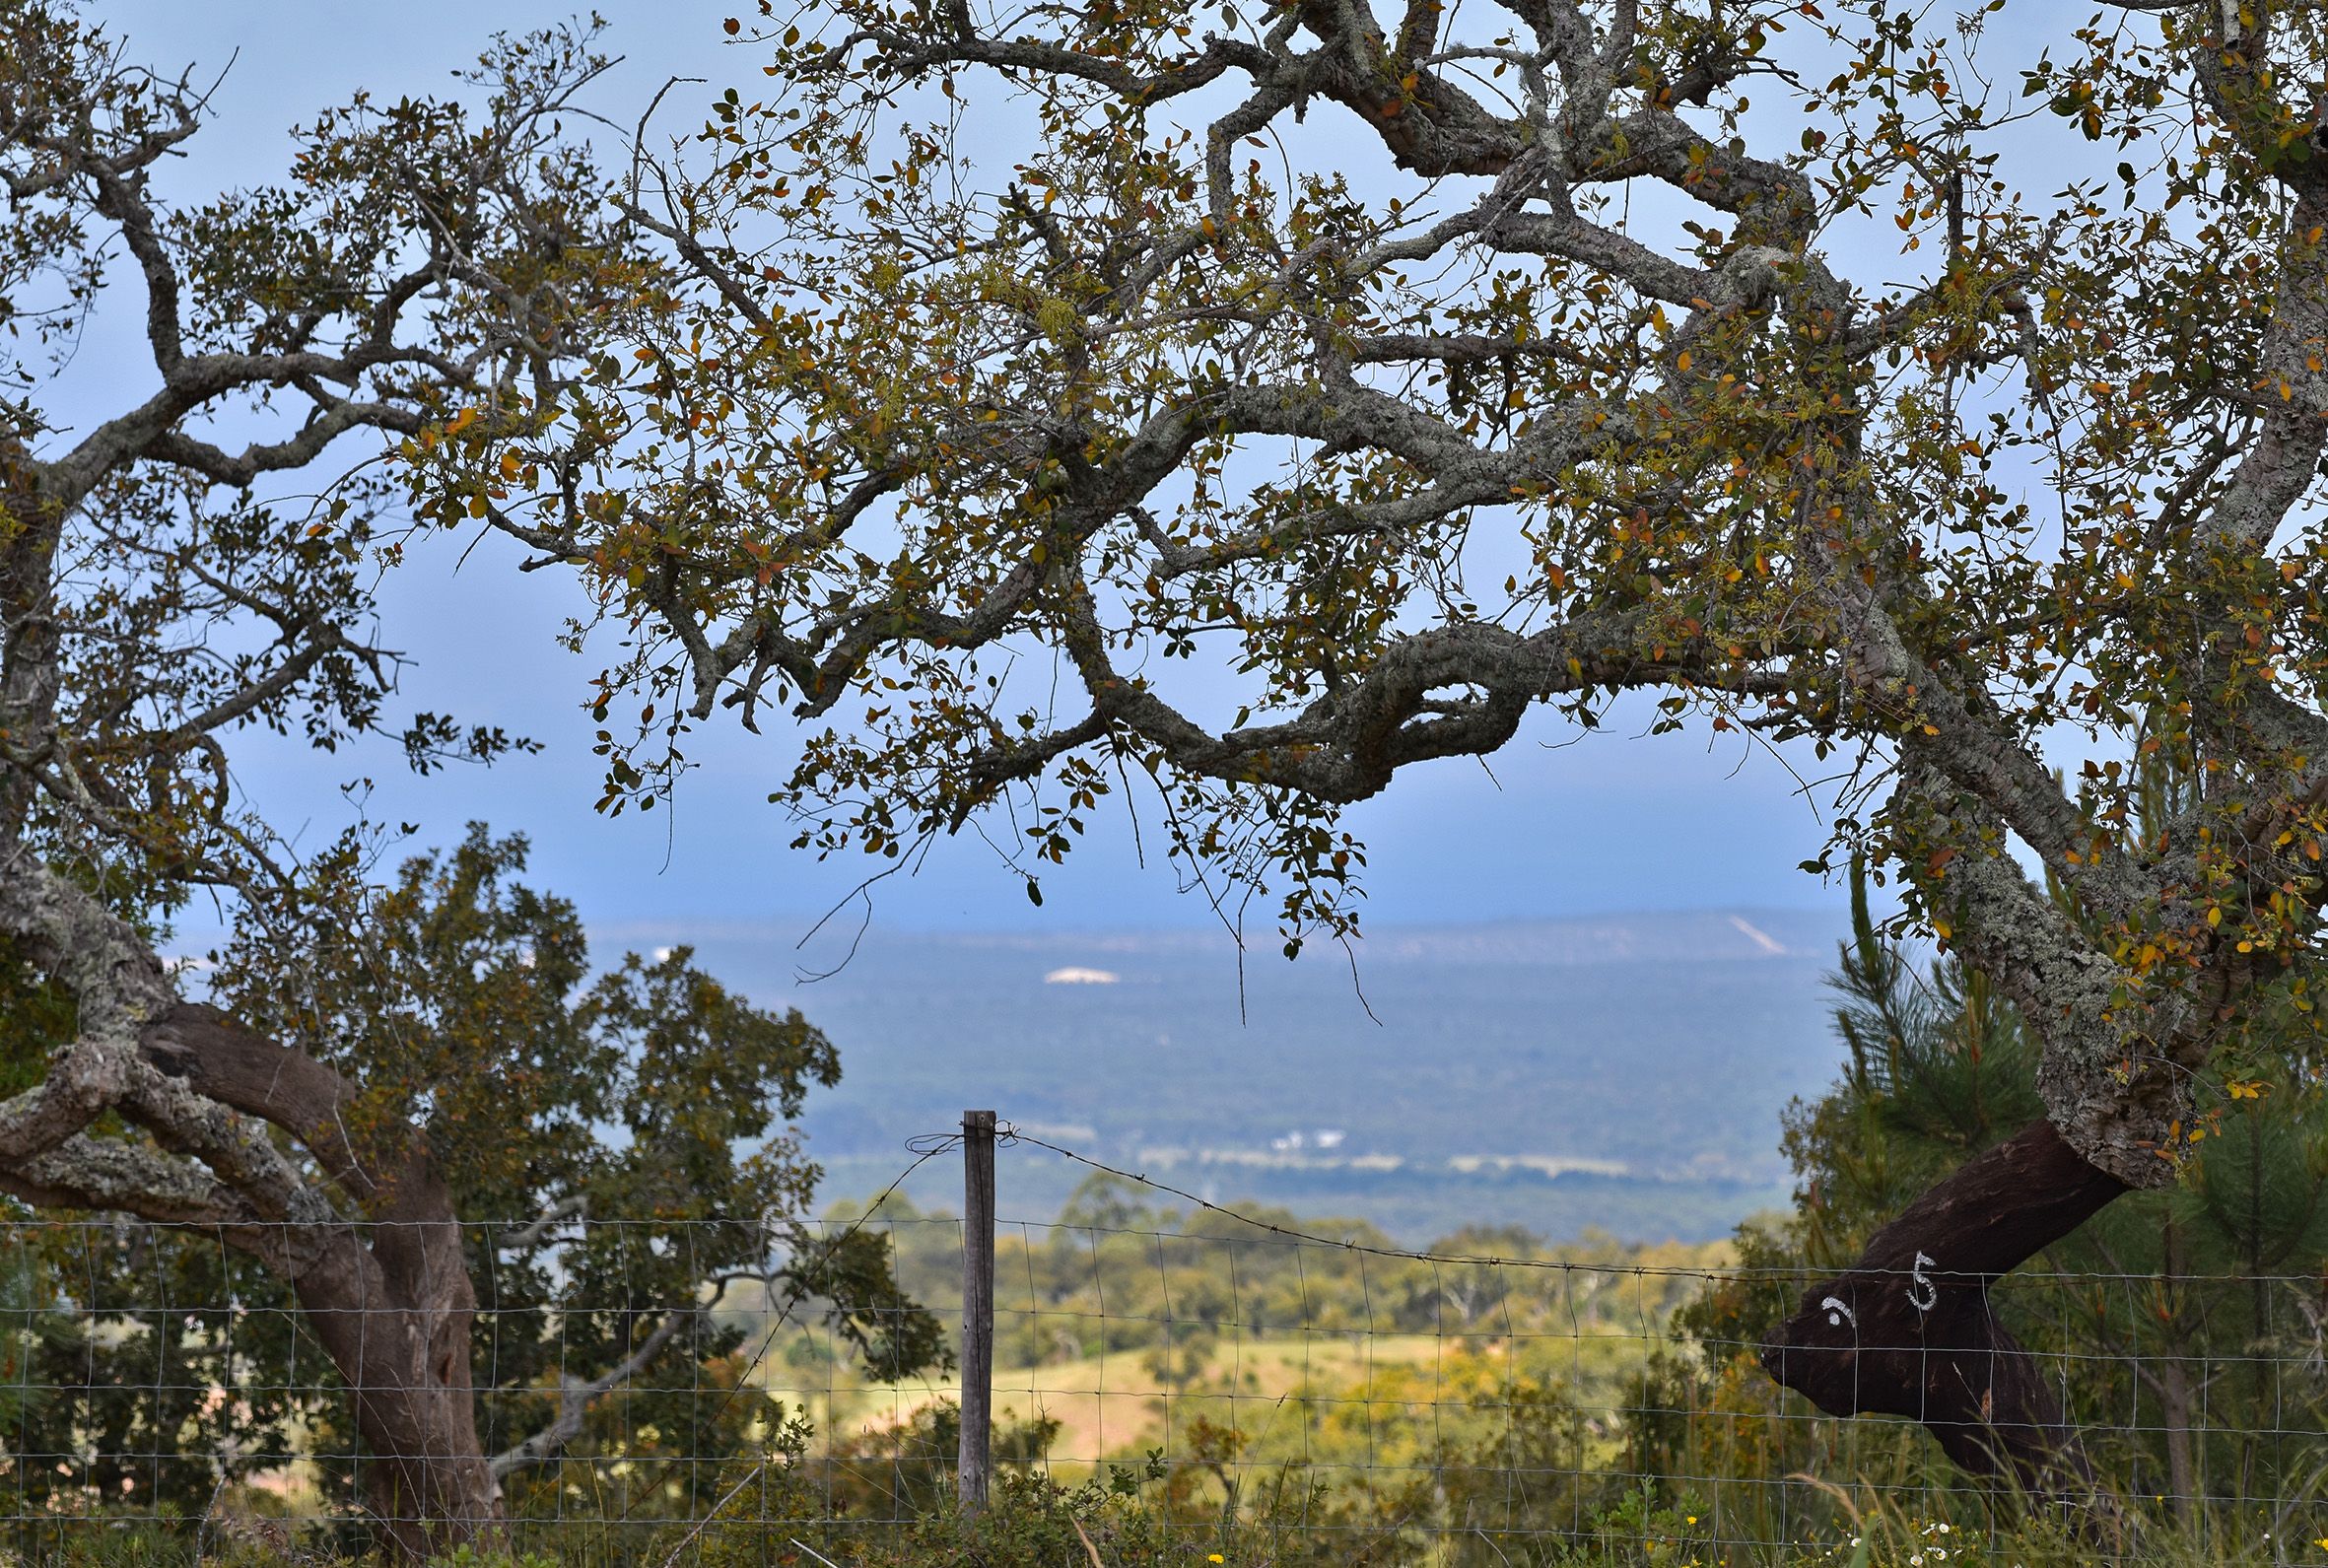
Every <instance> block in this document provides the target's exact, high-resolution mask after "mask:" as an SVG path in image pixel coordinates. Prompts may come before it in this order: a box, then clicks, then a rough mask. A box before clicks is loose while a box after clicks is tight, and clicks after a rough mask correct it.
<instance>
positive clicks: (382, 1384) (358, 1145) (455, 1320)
mask: <svg viewBox="0 0 2328 1568" xmlns="http://www.w3.org/2000/svg"><path fill="white" fill-rule="evenodd" d="M143 1043H144V1047H145V1053H146V1056H147V1057H148V1059H150V1060H151V1061H153V1062H154V1063H155V1064H156V1065H157V1066H159V1067H161V1068H162V1070H163V1071H165V1072H167V1073H170V1074H171V1075H172V1076H175V1077H178V1078H180V1079H182V1080H183V1081H184V1082H185V1083H186V1084H187V1085H188V1086H189V1087H191V1088H194V1089H196V1090H198V1091H200V1092H201V1093H202V1094H203V1095H205V1096H207V1097H208V1098H210V1099H213V1100H216V1101H219V1102H220V1103H222V1104H225V1105H229V1106H232V1107H234V1108H235V1109H236V1110H238V1111H240V1112H243V1113H245V1114H247V1115H252V1116H258V1117H263V1118H265V1119H266V1120H267V1121H269V1122H271V1123H273V1124H274V1125H278V1126H282V1127H285V1128H287V1129H289V1130H291V1131H292V1132H293V1134H294V1135H295V1136H297V1137H298V1138H299V1139H300V1141H301V1142H302V1143H303V1144H304V1145H305V1146H306V1147H307V1148H308V1150H309V1152H310V1153H312V1154H313V1155H314V1157H315V1158H316V1160H317V1161H318V1163H320V1164H321V1165H322V1166H323V1167H324V1169H325V1171H326V1172H327V1173H328V1174H329V1175H330V1177H331V1179H332V1181H333V1182H334V1183H336V1184H337V1185H338V1186H339V1187H340V1188H341V1189H342V1190H343V1191H347V1192H350V1193H357V1194H360V1196H361V1199H362V1203H363V1209H364V1213H365V1221H364V1223H363V1224H362V1225H361V1226H360V1227H359V1226H353V1225H342V1226H337V1227H333V1228H332V1229H331V1230H330V1231H329V1232H327V1233H326V1234H324V1235H322V1236H319V1237H316V1238H311V1239H298V1240H297V1241H295V1243H294V1244H293V1245H289V1246H286V1247H285V1248H284V1249H283V1252H282V1256H281V1259H280V1261H279V1264H278V1266H279V1267H280V1268H281V1270H282V1271H283V1272H284V1274H285V1275H286V1277H287V1278H288V1279H289V1281H290V1283H291V1286H292V1289H293V1290H294V1292H296V1294H297V1295H298V1298H299V1303H300V1305H301V1307H303V1308H304V1309H305V1310H306V1312H307V1314H308V1322H309V1324H310V1325H311V1326H312V1327H313V1329H314V1330H315V1336H316V1338H317V1339H318V1340H320V1341H321V1343H322V1345H323V1348H324V1352H325V1353H326V1354H328V1355H329V1356H330V1357H331V1361H332V1365H333V1367H334V1368H336V1369H337V1370H338V1372H339V1374H340V1377H341V1379H342V1380H343V1381H344V1382H345V1383H346V1384H347V1386H348V1388H349V1390H350V1392H351V1397H352V1399H353V1403H354V1410H355V1417H356V1427H357V1430H358V1432H360V1433H361V1434H362V1436H363V1438H364V1444H365V1448H366V1450H367V1455H366V1458H365V1461H364V1464H363V1468H362V1471H361V1474H360V1480H361V1482H362V1492H363V1497H364V1504H365V1508H366V1510H367V1511H368V1512H369V1513H371V1514H372V1515H373V1516H374V1517H375V1518H376V1519H377V1521H378V1522H379V1524H380V1527H381V1529H382V1530H383V1531H384V1532H385V1534H387V1536H388V1538H389V1540H390V1542H391V1543H392V1544H393V1545H394V1546H395V1547H396V1549H397V1550H399V1551H400V1552H402V1553H404V1554H406V1555H407V1556H411V1557H415V1558H425V1557H428V1556H431V1555H434V1554H436V1553H439V1552H442V1551H444V1550H445V1549H446V1548H448V1547H450V1546H453V1545H457V1544H459V1543H460V1542H462V1541H464V1540H468V1539H470V1538H472V1537H473V1536H474V1535H475V1534H477V1533H478V1532H480V1531H483V1530H488V1529H490V1528H492V1527H494V1526H496V1525H498V1524H499V1523H500V1521H501V1517H502V1511H501V1488H500V1485H499V1483H498V1482H497V1481H496V1480H495V1479H494V1476H493V1473H492V1471H491V1469H490V1467H489V1466H488V1464H487V1461H486V1458H485V1454H484V1449H483V1447H482V1445H481V1444H480V1442H479V1440H478V1436H477V1423H476V1408H475V1402H474V1399H473V1398H472V1394H473V1390H472V1385H471V1377H472V1374H471V1372H470V1366H469V1348H470V1347H469V1329H470V1325H471V1322H472V1321H473V1319H474V1318H475V1316H476V1306H477V1297H476V1290H475V1287H474V1286H473V1284H472V1283H471V1282H470V1279H469V1273H468V1263H467V1261H466V1260H465V1259H464V1258H463V1257H462V1253H461V1230H460V1221H459V1217H458V1216H457V1215H456V1214H455V1213H454V1212H453V1207H452V1195H451V1193H449V1192H448V1191H447V1190H446V1189H445V1184H444V1182H443V1181H442V1180H440V1179H439V1178H438V1176H437V1174H436V1172H435V1170H434V1169H433V1168H432V1166H431V1164H430V1161H429V1159H428V1155H427V1151H426V1147H425V1145H424V1144H423V1143H422V1142H421V1140H420V1139H419V1138H417V1137H415V1136H412V1135H411V1134H410V1133H409V1132H408V1131H407V1130H406V1129H405V1128H404V1127H403V1125H401V1124H396V1125H393V1126H392V1127H391V1128H389V1129H388V1130H387V1131H386V1132H385V1133H384V1134H383V1135H381V1136H378V1137H377V1138H375V1139H371V1140H366V1139H364V1138H362V1137H361V1136H360V1135H359V1134H357V1133H356V1132H353V1131H352V1130H351V1117H350V1115H349V1111H350V1104H349V1102H350V1100H351V1099H352V1094H351V1092H350V1088H349V1085H348V1084H347V1082H346V1081H345V1080H344V1079H342V1078H341V1077H340V1076H339V1075H338V1074H337V1073H335V1072H333V1071H332V1070H331V1069H330V1068H328V1067H326V1066H323V1065H322V1064H321V1063H319V1062H316V1061H314V1060H313V1059H311V1058H309V1057H305V1056H302V1055H301V1054H300V1053H298V1052H295V1051H290V1050H286V1049H285V1048H283V1047H281V1046H278V1045H276V1044H275V1043H274V1042H272V1041H270V1040H264V1039H261V1038H260V1037H258V1036H256V1035H254V1034H252V1033H250V1032H249V1031H248V1030H245V1029H242V1028H240V1027H239V1026H238V1025H237V1024H236V1023H235V1022H234V1021H233V1020H232V1019H230V1018H227V1017H226V1016H225V1015H224V1014H222V1013H220V1012H219V1011H218V1010H217V1009H215V1008H211V1007H206V1006H203V1005H201V1004H199V1003H192V1002H181V1003H179V1004H178V1005H177V1006H176V1007H174V1008H173V1009H172V1010H171V1012H170V1013H169V1014H167V1015H166V1016H165V1017H164V1018H162V1019H161V1020H160V1021H159V1022H158V1023H157V1024H156V1025H154V1026H153V1027H152V1028H150V1029H149V1030H148V1031H147V1032H146V1035H145V1037H144V1042H143ZM353 1120H354V1121H355V1122H357V1123H358V1124H359V1125H360V1124H361V1120H362V1119H361V1118H356V1119H353ZM368 1141H370V1142H372V1143H375V1144H377V1145H378V1146H377V1147H373V1148H367V1147H366V1146H365V1145H366V1143H367V1142H368Z"/></svg>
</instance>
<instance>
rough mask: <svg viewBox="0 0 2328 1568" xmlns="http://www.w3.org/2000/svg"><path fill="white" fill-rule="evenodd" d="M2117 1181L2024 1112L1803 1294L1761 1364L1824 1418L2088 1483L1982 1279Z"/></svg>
mask: <svg viewBox="0 0 2328 1568" xmlns="http://www.w3.org/2000/svg"><path fill="white" fill-rule="evenodd" d="M2126 1190H2127V1189H2126V1184H2125V1183H2123V1182H2121V1181H2119V1180H2118V1179H2117V1178H2116V1177H2114V1176H2112V1175H2110V1174H2109V1173H2108V1172H2106V1171H2103V1170H2101V1169H2099V1168H2098V1167H2096V1166H2094V1165H2092V1164H2090V1163H2088V1161H2087V1160H2085V1159H2084V1158H2083V1157H2081V1156H2080V1155H2079V1154H2078V1153H2077V1151H2076V1150H2074V1149H2072V1148H2071V1147H2070V1146H2069V1145H2068V1144H2067V1143H2066V1142H2064V1141H2063V1140H2062V1137H2061V1134H2060V1133H2058V1132H2056V1131H2055V1130H2054V1128H2053V1126H2052V1125H2051V1124H2050V1123H2046V1122H2040V1123H2038V1124H2037V1125H2034V1126H2032V1127H2029V1128H2027V1129H2026V1130H2025V1131H2022V1132H2020V1133H2018V1134H2016V1135H2015V1136H2013V1137H2011V1138H2008V1139H2007V1140H2006V1141H2004V1142H2003V1143H2000V1144H1998V1145H1997V1146H1996V1147H1995V1148H1992V1149H1989V1150H1987V1151H1986V1152H1985V1153H1982V1154H1979V1155H1976V1156H1974V1157H1973V1158H1972V1159H1970V1160H1968V1161H1966V1162H1965V1163H1964V1165H1963V1166H1962V1167H1960V1168H1959V1169H1958V1170H1957V1171H1956V1172H1955V1173H1954V1174H1952V1175H1951V1176H1950V1177H1949V1178H1948V1179H1947V1180H1946V1181H1943V1182H1941V1183H1940V1184H1939V1185H1937V1186H1935V1187H1934V1188H1932V1189H1931V1190H1930V1191H1929V1192H1927V1193H1925V1194H1924V1195H1923V1196H1922V1197H1919V1198H1918V1199H1916V1201H1915V1202H1914V1203H1912V1204H1910V1205H1909V1206H1908V1207H1907V1209H1906V1210H1905V1211H1904V1212H1903V1213H1902V1214H1901V1215H1900V1216H1899V1217H1898V1218H1897V1219H1895V1220H1893V1221H1892V1222H1891V1223H1890V1224H1888V1225H1886V1226H1884V1227H1883V1229H1882V1230H1880V1231H1878V1232H1877V1233H1876V1235H1875V1237H1874V1239H1873V1240H1871V1241H1870V1242H1869V1243H1868V1246H1867V1250H1866V1252H1865V1253H1864V1254H1862V1255H1861V1257H1860V1260H1859V1261H1858V1262H1857V1263H1856V1264H1854V1265H1853V1266H1852V1267H1851V1268H1850V1269H1849V1270H1847V1271H1846V1272H1844V1273H1842V1274H1839V1275H1837V1276H1835V1277H1834V1278H1832V1279H1828V1280H1825V1281H1822V1282H1821V1283H1819V1284H1815V1285H1813V1286H1812V1287H1811V1288H1810V1289H1809V1290H1807V1291H1805V1292H1804V1293H1803V1301H1802V1305H1801V1306H1800V1307H1799V1308H1798V1309H1797V1310H1796V1313H1795V1315H1794V1316H1793V1317H1792V1318H1789V1319H1788V1320H1787V1321H1786V1322H1785V1323H1782V1324H1780V1325H1779V1326H1778V1327H1777V1328H1775V1329H1771V1330H1770V1332H1769V1333H1768V1334H1767V1335H1765V1336H1764V1338H1763V1340H1762V1365H1763V1366H1764V1367H1765V1368H1766V1369H1768V1371H1769V1373H1770V1375H1771V1376H1772V1377H1773V1378H1775V1379H1777V1380H1778V1381H1779V1382H1780V1383H1781V1384H1783V1385H1785V1386H1786V1387H1787V1388H1790V1389H1793V1390H1795V1391H1796V1392H1797V1393H1799V1394H1801V1395H1803V1396H1804V1397H1805V1398H1808V1399H1810V1400H1811V1402H1812V1403H1814V1404H1815V1405H1817V1406H1818V1407H1819V1408H1820V1409H1821V1410H1824V1411H1826V1412H1827V1413H1828V1414H1829V1415H1860V1414H1877V1415H1903V1416H1906V1417H1908V1418H1910V1419H1911V1420H1915V1421H1920V1422H1922V1423H1923V1424H1924V1426H1925V1427H1927V1428H1928V1429H1929V1430H1930V1431H1931V1433H1932V1435H1933V1436H1934V1437H1936V1438H1938V1439H1939V1440H1940V1446H1941V1447H1942V1449H1944V1450H1945V1451H1946V1452H1947V1454H1948V1456H1949V1458H1951V1460H1953V1461H1955V1462H1956V1464H1958V1465H1960V1466H1963V1467H1964V1468H1965V1469H1966V1470H1968V1471H1969V1472H1971V1473H1972V1474H1974V1475H1976V1476H1980V1477H1983V1478H2002V1477H2007V1476H2009V1477H2010V1478H2011V1480H2012V1481H2013V1482H2014V1483H2015V1484H2016V1485H2017V1486H2019V1487H2020V1489H2021V1490H2022V1491H2024V1492H2025V1493H2027V1494H2029V1495H2031V1496H2063V1495H2068V1494H2072V1493H2083V1492H2085V1491H2088V1490H2089V1489H2090V1483H2091V1480H2092V1467H2091V1466H2090V1465H2089V1464H2088V1462H2087V1459H2086V1453H2085V1448H2084V1446H2083V1445H2082V1444H2081V1443H2080V1442H2079V1441H2078V1435H2077V1433H2076V1431H2075V1430H2074V1429H2073V1428H2072V1427H2071V1426H2070V1425H2069V1422H2068V1420H2067V1417H2066V1415H2065V1413H2064V1411H2063V1408H2062V1403H2061V1399H2060V1398H2059V1396H2058V1395H2057V1394H2056V1393H2055V1392H2054V1389H2053V1386H2052V1384H2051V1383H2050V1382H2049V1381H2048V1379H2047V1378H2046V1376H2045V1373H2044V1369H2043V1368H2042V1367H2041V1366H2040V1364H2039V1363H2038V1361H2037V1359H2036V1358H2035V1357H2034V1356H2032V1355H2031V1354H2030V1353H2029V1352H2028V1350H2027V1349H2026V1348H2025V1347H2024V1346H2022V1345H2021V1344H2020V1341H2019V1340H2017V1339H2015V1338H2014V1337H2013V1335H2012V1334H2011V1333H2010V1332H2008V1331H2007V1330H2006V1329H2005V1328H2004V1326H2003V1325H2002V1324H2000V1323H1999V1322H1998V1321H1997V1317H1996V1314H1995V1312H1994V1310H1993V1308H1992V1304H1991V1302H1990V1300H1989V1287H1990V1286H1991V1285H1993V1284H1995V1283H1996V1281H1997V1279H1998V1277H1999V1276H2000V1275H2002V1274H2004V1273H2006V1272H2007V1271H2009V1270H2011V1269H2012V1268H2014V1267H2015V1266H2017V1265H2018V1264H2020V1263H2021V1262H2023V1261H2026V1260H2027V1259H2028V1258H2030V1257H2031V1256H2033V1255H2034V1254H2035V1253H2037V1252H2038V1251H2039V1250H2040V1249H2042V1248H2044V1247H2046V1246H2048V1245H2050V1244H2051V1243H2053V1242H2056V1241H2058V1240H2060V1239H2061V1238H2062V1237H2064V1236H2067V1235H2068V1234H2069V1233H2070V1232H2071V1231H2073V1230H2075V1229H2077V1228H2078V1227H2079V1226H2080V1225H2082V1224H2084V1223H2085V1222H2086V1220H2087V1219H2088V1218H2089V1217H2091V1216H2092V1215H2093V1214H2094V1213H2095V1212H2096V1211H2098V1210H2099V1209H2100V1208H2101V1207H2102V1206H2103V1205H2105V1204H2107V1203H2108V1202H2109V1201H2110V1200H2111V1199H2112V1198H2115V1197H2116V1196H2117V1195H2118V1194H2119V1193H2123V1192H2125V1191H2126Z"/></svg>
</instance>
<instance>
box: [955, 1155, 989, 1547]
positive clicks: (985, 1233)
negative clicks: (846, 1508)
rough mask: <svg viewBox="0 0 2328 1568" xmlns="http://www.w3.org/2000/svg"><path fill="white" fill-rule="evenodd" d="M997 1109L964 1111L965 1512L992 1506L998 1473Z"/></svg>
mask: <svg viewBox="0 0 2328 1568" xmlns="http://www.w3.org/2000/svg"><path fill="white" fill-rule="evenodd" d="M993 1415H994V1113H993V1112H992V1111H965V1112H963V1113H962V1447H961V1453H960V1457H959V1460H958V1462H957V1463H956V1466H955V1470H954V1474H955V1480H956V1484H957V1486H958V1487H959V1489H960V1496H961V1503H962V1510H963V1512H964V1513H973V1514H974V1513H977V1512H978V1511H979V1510H980V1509H983V1508H985V1507H986V1506H987V1480H988V1477H989V1476H990V1475H992V1474H993Z"/></svg>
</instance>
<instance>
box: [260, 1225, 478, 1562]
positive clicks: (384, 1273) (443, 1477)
mask: <svg viewBox="0 0 2328 1568" xmlns="http://www.w3.org/2000/svg"><path fill="white" fill-rule="evenodd" d="M292 1285H293V1288H294V1289H295V1290H296V1291H297V1293H298V1296H299V1301H300V1306H301V1307H302V1308H303V1309H305V1311H306V1313H307V1316H308V1323H309V1324H310V1325H311V1326H312V1327H313V1329H314V1331H315V1337H316V1338H317V1339H318V1340H320V1341H321V1342H322V1345H323V1348H324V1351H325V1353H326V1354H328V1355H329V1356H330V1357H331V1360H332V1365H333V1366H335V1367H336V1368H337V1369H338V1370H339V1374H340V1376H341V1378H342V1379H344V1380H345V1381H346V1383H347V1385H348V1389H349V1393H350V1398H351V1400H352V1403H353V1406H354V1412H355V1418H356V1430H357V1431H358V1432H359V1433H360V1434H361V1435H362V1437H363V1439H364V1447H365V1449H366V1453H365V1456H364V1459H363V1462H362V1466H361V1468H360V1470H359V1471H358V1475H357V1484H358V1487H359V1494H360V1496H361V1497H362V1499H363V1504H364V1509H365V1512H366V1513H368V1514H370V1515H371V1516H372V1517H373V1518H374V1520H375V1521H376V1522H377V1525H378V1526H379V1528H380V1530H381V1531H382V1533H383V1534H384V1535H385V1537H386V1540H387V1543H388V1544H389V1546H390V1547H391V1548H392V1549H393V1550H394V1551H395V1552H396V1553H397V1554H398V1555H399V1556H401V1557H403V1558H406V1559H408V1560H413V1561H423V1560H426V1559H428V1558H431V1557H435V1556H439V1555H442V1554H444V1553H445V1552H447V1551H449V1550H451V1549H452V1548H453V1547H455V1546H458V1545H460V1544H461V1543H462V1542H464V1541H468V1540H471V1539H474V1538H475V1537H476V1536H477V1535H479V1534H486V1533H490V1532H492V1531H494V1530H496V1529H498V1528H499V1526H500V1524H501V1521H502V1509H501V1488H500V1486H499V1484H498V1483H496V1482H495V1480H494V1478H493V1474H492V1471H491V1469H490V1467H489V1466H488V1465H487V1462H486V1458H485V1451H484V1448H483V1446H482V1445H481V1444H480V1443H479V1441H478V1438H477V1422H476V1405H475V1401H474V1398H473V1391H472V1389H471V1385H470V1372H469V1328H470V1323H471V1320H472V1318H473V1317H474V1315H475V1311H476V1295H475V1292H474V1290H473V1288H472V1287H471V1285H470V1282H469V1276H468V1273H467V1271H466V1269H465V1268H464V1267H463V1266H462V1264H461V1256H460V1228H459V1226H458V1225H457V1224H456V1223H454V1222H453V1221H451V1220H449V1219H446V1220H439V1221H421V1222H417V1223H405V1224H392V1225H388V1226H383V1227H381V1228H380V1229H379V1230H378V1231H377V1232H376V1233H375V1236H374V1239H373V1242H372V1245H371V1247H370V1248H369V1249H367V1248H365V1247H364V1246H362V1245H361V1244H360V1243H359V1242H358V1241H357V1240H356V1239H355V1238H354V1237H353V1236H349V1237H347V1238H345V1239H344V1240H343V1241H341V1242H340V1243H338V1244H337V1245H334V1246H333V1247H331V1248H329V1249H328V1250H326V1251H325V1252H324V1254H323V1255H322V1256H321V1257H320V1258H318V1259H317V1260H316V1261H315V1262H314V1263H313V1264H312V1265H309V1266H307V1267H304V1268H303V1269H302V1270H301V1271H300V1272H299V1273H298V1274H297V1275H296V1276H295V1277H294V1278H293V1280H292Z"/></svg>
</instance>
